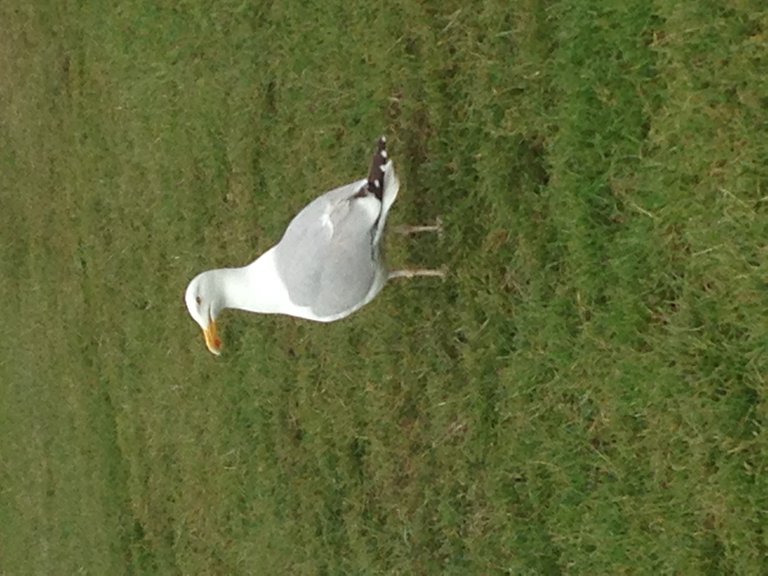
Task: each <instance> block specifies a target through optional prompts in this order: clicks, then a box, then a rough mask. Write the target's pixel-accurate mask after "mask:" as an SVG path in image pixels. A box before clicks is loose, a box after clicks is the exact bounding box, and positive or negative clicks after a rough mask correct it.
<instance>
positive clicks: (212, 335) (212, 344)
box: [203, 320, 221, 356]
mask: <svg viewBox="0 0 768 576" xmlns="http://www.w3.org/2000/svg"><path fill="white" fill-rule="evenodd" d="M203 335H204V336H205V345H206V346H207V347H208V350H209V351H210V352H211V353H212V354H215V355H216V356H218V355H219V354H221V340H220V339H219V334H218V332H217V331H216V321H215V320H211V322H210V324H208V328H206V329H205V330H203Z"/></svg>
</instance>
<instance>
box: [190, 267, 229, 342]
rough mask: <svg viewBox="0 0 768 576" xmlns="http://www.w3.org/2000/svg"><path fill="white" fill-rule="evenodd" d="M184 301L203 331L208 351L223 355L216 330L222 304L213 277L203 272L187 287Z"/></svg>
mask: <svg viewBox="0 0 768 576" xmlns="http://www.w3.org/2000/svg"><path fill="white" fill-rule="evenodd" d="M184 301H185V302H186V304H187V310H189V315H190V316H192V319H193V320H194V321H195V322H197V324H198V325H199V326H200V328H201V329H202V330H203V335H204V336H205V345H206V346H207V347H208V350H209V351H210V352H211V353H213V354H215V355H216V356H218V355H219V354H221V340H220V339H219V335H218V332H217V330H216V317H217V316H218V315H219V312H220V311H221V302H220V299H219V297H218V291H217V290H216V284H215V282H214V278H213V275H212V274H210V272H203V273H202V274H198V275H197V276H195V277H194V278H193V279H192V281H191V282H190V283H189V286H187V291H186V293H185V294H184Z"/></svg>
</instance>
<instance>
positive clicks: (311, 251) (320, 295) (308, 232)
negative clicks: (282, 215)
mask: <svg viewBox="0 0 768 576" xmlns="http://www.w3.org/2000/svg"><path fill="white" fill-rule="evenodd" d="M365 182H366V181H360V182H355V183H353V184H349V185H347V186H342V187H341V188H337V189H336V190H332V191H331V192H328V193H326V194H324V195H323V196H320V197H319V198H317V199H315V200H314V201H313V202H311V203H310V204H308V205H307V206H306V207H305V208H304V209H303V210H302V211H301V212H299V214H298V215H297V216H296V217H295V218H294V219H293V220H292V221H291V223H290V224H289V225H288V228H287V229H286V231H285V234H284V235H283V238H282V240H280V243H279V244H278V245H277V248H276V249H275V255H276V265H277V271H278V274H279V275H280V277H281V279H282V280H283V282H284V283H285V285H286V287H287V289H288V295H289V297H290V299H291V301H292V302H293V303H294V304H296V305H299V306H309V307H310V308H311V309H312V311H313V312H314V313H315V314H317V315H318V316H331V315H334V314H338V313H341V312H344V311H346V310H349V309H350V308H354V307H355V306H357V305H359V304H361V303H362V302H363V301H364V300H365V297H366V295H367V294H368V292H369V291H370V288H371V286H372V284H373V282H374V279H375V276H376V270H377V267H378V262H377V260H376V257H375V251H374V249H373V245H372V242H373V232H374V230H375V224H376V220H377V219H378V215H379V211H380V203H379V202H378V200H376V199H375V198H374V197H371V196H356V193H357V192H358V191H359V189H360V188H361V186H362V185H364V184H365ZM373 203H376V204H375V205H374V204H373Z"/></svg>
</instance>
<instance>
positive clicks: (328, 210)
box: [184, 137, 444, 356]
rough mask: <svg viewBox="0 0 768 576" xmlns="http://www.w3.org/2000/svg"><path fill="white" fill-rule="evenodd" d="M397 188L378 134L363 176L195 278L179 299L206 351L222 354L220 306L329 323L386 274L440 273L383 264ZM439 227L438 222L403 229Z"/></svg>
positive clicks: (369, 294)
mask: <svg viewBox="0 0 768 576" xmlns="http://www.w3.org/2000/svg"><path fill="white" fill-rule="evenodd" d="M399 190H400V182H399V180H398V178H397V175H396V174H395V168H394V165H393V163H392V160H390V159H389V157H388V154H387V141H386V138H384V137H381V138H380V139H379V141H378V143H377V146H376V151H375V152H374V154H373V158H372V160H371V165H370V169H369V171H368V176H367V177H366V178H363V179H361V180H358V181H356V182H352V183H351V184H346V185H344V186H341V187H339V188H336V189H334V190H331V191H329V192H325V193H324V194H322V195H320V196H318V197H317V198H315V199H314V200H313V201H312V202H310V203H309V204H307V205H306V206H305V207H304V208H303V209H302V210H301V212H299V213H298V214H297V215H296V216H295V217H294V218H293V220H291V222H290V224H288V228H286V230H285V233H284V234H283V237H282V239H281V240H280V242H278V243H277V244H276V245H274V246H273V247H272V248H270V249H269V250H267V251H266V252H264V254H262V255H261V256H259V258H257V259H256V260H254V261H253V262H252V263H250V264H248V265H247V266H243V267H241V268H220V269H216V270H208V271H206V272H202V273H200V274H198V275H197V276H195V278H193V279H192V281H191V282H190V283H189V285H188V286H187V290H186V292H185V295H184V300H185V302H186V305H187V310H188V311H189V314H190V316H192V319H193V320H194V321H195V322H197V324H198V325H199V326H200V328H201V329H202V330H203V335H204V336H205V344H206V346H207V348H208V350H209V351H210V352H212V353H213V354H215V355H217V356H218V355H219V354H220V353H221V349H222V342H221V339H220V338H219V335H218V330H217V325H216V319H217V318H218V317H219V315H220V313H221V311H222V310H224V309H225V308H236V309H239V310H245V311H248V312H256V313H262V314H286V315H288V316H295V317H297V318H303V319H306V320H314V321H317V322H333V321H336V320H341V319H342V318H345V317H347V316H349V315H350V314H352V313H353V312H355V311H357V310H359V309H360V308H362V307H363V306H365V305H366V304H368V303H369V302H370V301H371V300H373V299H374V298H375V297H376V295H377V294H378V293H379V292H380V291H381V289H382V288H383V287H384V284H386V282H387V280H389V279H391V278H399V277H405V278H412V277H415V276H438V277H442V276H443V274H444V273H443V271H442V270H424V269H416V270H397V271H394V272H388V270H387V266H386V263H385V262H384V258H383V254H382V251H381V249H380V244H381V240H382V236H383V233H384V226H385V224H386V221H387V214H388V213H389V209H390V208H391V207H392V204H393V203H394V201H395V199H396V198H397V193H398V191H399ZM439 229H440V227H439V224H438V225H437V226H415V227H410V229H408V230H404V232H405V233H411V232H422V231H439Z"/></svg>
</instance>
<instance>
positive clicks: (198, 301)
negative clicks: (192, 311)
mask: <svg viewBox="0 0 768 576" xmlns="http://www.w3.org/2000/svg"><path fill="white" fill-rule="evenodd" d="M195 302H197V303H198V304H201V303H202V302H203V301H202V300H201V299H200V296H195Z"/></svg>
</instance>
